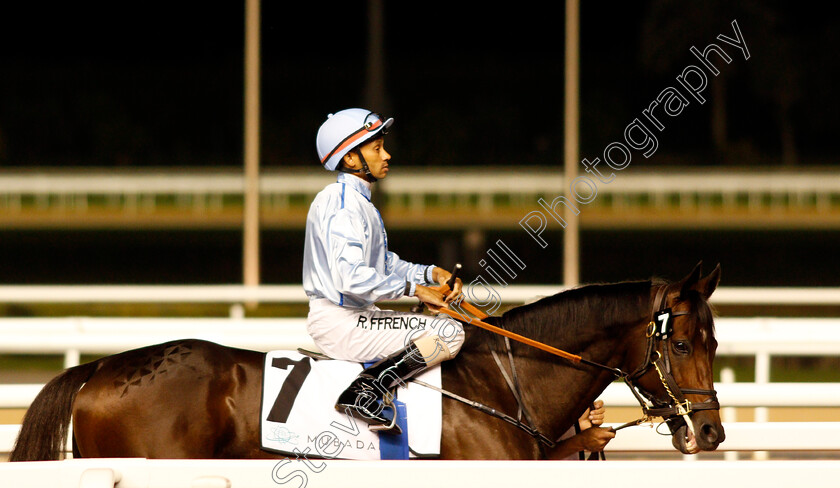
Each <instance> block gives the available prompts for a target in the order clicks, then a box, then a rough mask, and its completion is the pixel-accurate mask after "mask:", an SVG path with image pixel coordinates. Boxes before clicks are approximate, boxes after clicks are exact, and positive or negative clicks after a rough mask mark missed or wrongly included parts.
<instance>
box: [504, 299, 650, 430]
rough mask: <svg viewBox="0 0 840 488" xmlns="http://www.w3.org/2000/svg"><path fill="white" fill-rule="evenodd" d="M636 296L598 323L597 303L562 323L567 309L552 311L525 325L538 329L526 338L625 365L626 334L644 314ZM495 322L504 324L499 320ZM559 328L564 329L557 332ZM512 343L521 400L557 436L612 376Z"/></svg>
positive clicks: (627, 341) (621, 366) (541, 427)
mask: <svg viewBox="0 0 840 488" xmlns="http://www.w3.org/2000/svg"><path fill="white" fill-rule="evenodd" d="M642 302H644V298H640V300H639V301H637V302H630V301H628V302H627V304H626V306H627V308H628V313H627V314H626V315H625V316H624V317H623V318H620V319H619V318H616V319H615V322H614V323H606V324H605V323H603V320H604V317H603V314H602V313H599V312H603V311H602V310H597V309H589V310H578V311H577V312H576V314H574V316H575V320H576V321H577V322H578V323H575V324H570V323H562V321H563V320H568V317H569V316H570V314H554V315H553V316H555V317H562V318H560V319H558V320H556V321H555V323H548V324H544V325H543V327H540V328H536V329H534V328H531V330H530V332H531V333H532V334H534V331H535V330H538V331H542V332H543V334H536V336H532V337H531V338H532V339H535V340H538V341H540V342H544V343H548V344H549V345H551V346H554V347H556V348H559V349H561V350H564V351H567V352H571V353H573V354H578V355H580V356H581V357H583V358H586V359H588V360H590V361H594V362H597V363H600V364H604V365H608V366H610V367H619V368H622V369H626V368H627V367H628V366H627V365H626V363H627V362H628V351H629V343H630V342H631V341H629V340H628V339H629V336H630V335H631V334H634V333H635V332H636V330H637V329H640V327H641V326H642V323H643V322H644V320H645V319H644V310H643V307H640V305H639V303H642ZM636 309H638V310H636ZM501 322H504V320H502V321H501ZM521 323H522V322H521V321H520V324H521ZM500 325H502V326H503V327H504V325H505V324H504V323H502V324H500ZM511 325H513V324H511ZM564 329H565V332H566V333H562V332H560V331H563V330H564ZM540 335H542V337H540ZM512 347H513V349H514V357H515V362H516V368H517V373H518V376H519V381H520V387H521V389H522V392H523V403H525V404H526V407H527V408H528V409H529V410H531V411H532V412H533V418H534V419H535V420H534V422H535V423H536V424H538V425H536V427H538V428H539V429H541V430H544V431H545V432H546V433H547V434H551V435H556V436H559V435H561V434H562V433H563V432H565V430H566V429H568V428H569V427H571V426H573V425H574V422H575V421H576V420H577V419H578V417H579V416H580V414H581V413H583V411H584V410H585V409H586V408H587V407H588V406H589V405H591V404H592V402H593V401H595V400H596V399H597V397H598V395H600V394H601V393H602V392H603V391H604V390H605V389H606V387H607V386H608V385H609V384H610V383H611V382H612V381H613V380H614V379H615V376H614V375H613V374H612V373H610V372H609V371H606V370H604V369H599V368H596V367H592V366H586V365H574V364H572V363H571V362H570V361H568V360H566V359H562V358H559V357H556V356H551V355H548V354H547V353H543V352H542V351H534V350H533V349H531V348H529V347H528V346H525V345H522V344H514V345H513V346H512Z"/></svg>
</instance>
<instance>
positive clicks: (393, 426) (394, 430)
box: [368, 403, 402, 435]
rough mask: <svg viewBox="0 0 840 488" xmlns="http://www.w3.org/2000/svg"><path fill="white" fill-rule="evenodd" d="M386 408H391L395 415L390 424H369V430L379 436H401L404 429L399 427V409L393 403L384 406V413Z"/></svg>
mask: <svg viewBox="0 0 840 488" xmlns="http://www.w3.org/2000/svg"><path fill="white" fill-rule="evenodd" d="M386 408H390V409H391V411H392V412H394V415H393V416H392V417H391V422H390V423H388V424H368V430H370V431H371V432H377V433H379V434H389V435H400V434H402V428H400V426H399V425H397V407H396V406H394V404H393V403H388V404H385V405H383V406H382V411H383V412H384V411H385V409H386Z"/></svg>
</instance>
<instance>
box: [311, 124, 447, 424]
mask: <svg viewBox="0 0 840 488" xmlns="http://www.w3.org/2000/svg"><path fill="white" fill-rule="evenodd" d="M393 122H394V119H392V118H389V119H387V120H386V119H383V118H382V117H380V116H379V115H378V114H375V113H372V112H370V111H368V110H363V109H358V108H351V109H347V110H342V111H340V112H337V113H335V114H330V115H329V116H328V118H327V120H326V121H325V122H324V123H323V124H322V125H321V127H320V129H319V130H318V135H317V138H316V147H317V151H318V156H319V157H320V160H321V164H323V165H324V168H326V169H327V170H329V171H338V175H337V182H336V183H332V184H330V185H327V187H326V188H324V189H323V190H322V191H321V192H320V193H318V195H317V196H316V197H315V200H314V201H313V202H312V205H311V206H310V208H309V214H308V215H307V218H306V242H305V247H304V256H303V288H304V290H305V291H306V294H307V296H308V297H309V315H308V318H307V331H308V332H309V335H310V336H311V337H312V339H313V340H314V342H315V344H316V345H317V346H318V347H319V348H320V349H321V351H322V352H324V353H325V354H327V355H328V356H330V357H333V358H335V359H343V360H348V361H357V362H372V361H377V362H376V363H375V364H373V365H372V366H369V367H368V368H366V369H365V370H364V371H362V373H361V374H360V375H359V376H358V377H357V378H356V379H355V380H354V381H353V382H352V384H351V385H350V386H349V387H348V388H347V390H345V391H344V392H343V393H342V394H341V395H340V396H339V397H338V399H337V401H336V405H335V407H336V409H337V410H339V411H347V410H348V409H349V411H350V413H351V414H352V415H353V416H354V417H356V418H360V419H362V420H363V421H365V422H367V423H369V424H371V425H382V424H386V423H390V421H389V420H388V419H387V418H385V417H384V416H383V415H382V405H381V402H382V400H383V398H384V396H385V395H386V392H387V391H389V390H390V389H392V388H394V387H396V386H398V385H400V384H402V382H403V381H404V380H407V379H409V378H412V377H414V376H415V375H417V374H418V373H420V372H421V371H423V370H424V369H426V368H429V367H431V366H434V365H437V364H439V363H440V362H442V361H445V360H447V359H450V358H452V357H454V356H455V355H456V354H457V353H458V351H459V349H460V348H461V345H462V344H463V342H464V330H463V327H462V325H461V324H460V323H458V322H457V321H455V320H453V319H451V318H449V317H447V316H445V315H443V314H439V315H438V316H434V317H433V316H428V315H423V314H414V313H407V312H396V311H391V310H380V309H379V308H378V307H377V306H376V305H375V304H376V302H379V301H382V300H396V299H398V298H400V297H403V296H408V297H417V298H418V299H419V300H420V301H422V302H423V303H425V304H426V305H427V306H428V308H429V309H430V310H432V311H437V310H439V309H440V307H445V306H447V304H448V303H449V302H451V301H452V300H454V299H455V298H457V297H458V295H459V294H460V292H461V287H462V283H461V280H460V279H459V280H456V283H455V285H454V286H453V289H452V290H451V291H449V292H448V294H446V295H444V294H443V293H442V291H441V289H439V288H438V287H436V286H431V285H436V284H440V285H443V284H445V283H446V282H447V281H448V280H449V278H450V276H451V273H449V272H448V271H446V270H445V269H442V268H439V267H437V266H434V265H421V264H414V263H410V262H408V261H404V260H402V259H400V257H399V256H398V255H397V254H395V253H394V252H392V251H391V250H389V249H388V235H387V233H386V231H385V225H384V222H383V221H382V218H381V216H380V214H379V211H378V210H377V209H376V207H375V206H374V205H373V203H372V202H371V198H370V197H371V187H372V186H373V184H374V183H375V182H376V181H378V180H381V179H382V178H385V177H386V176H387V175H388V171H389V165H390V159H391V156H390V154H388V153H387V152H386V151H385V141H384V135H385V134H386V133H387V131H388V129H389V128H390V127H391V125H392V124H393Z"/></svg>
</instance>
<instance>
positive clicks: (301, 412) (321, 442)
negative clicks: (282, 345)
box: [260, 350, 441, 460]
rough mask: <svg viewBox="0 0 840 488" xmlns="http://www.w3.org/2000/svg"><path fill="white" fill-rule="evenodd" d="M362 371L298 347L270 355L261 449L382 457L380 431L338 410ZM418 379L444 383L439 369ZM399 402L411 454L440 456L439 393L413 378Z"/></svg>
mask: <svg viewBox="0 0 840 488" xmlns="http://www.w3.org/2000/svg"><path fill="white" fill-rule="evenodd" d="M361 371H362V365H360V364H359V363H354V362H348V361H338V360H315V359H312V358H310V357H308V356H305V355H303V354H300V353H298V352H297V351H282V350H281V351H272V352H269V353H267V354H266V358H265V369H264V374H263V394H262V408H261V412H260V420H261V422H260V427H261V430H262V432H261V437H262V448H263V449H265V450H269V451H273V452H279V453H283V454H289V455H290V456H301V455H304V454H305V455H306V456H308V457H311V458H318V457H322V458H328V459H356V460H374V459H381V453H380V448H379V434H377V433H375V432H371V431H370V430H368V425H367V424H366V423H365V422H362V421H358V420H355V419H353V418H352V417H349V416H347V415H345V414H344V413H342V412H338V411H336V410H335V401H336V399H337V398H338V396H339V394H341V392H343V391H344V389H345V388H347V386H349V385H350V383H351V382H352V381H353V379H354V378H355V377H356V375H358V374H359V373H360V372H361ZM417 379H419V380H422V381H424V382H426V383H429V384H431V385H434V386H437V387H440V386H441V379H440V367H434V368H430V369H429V370H427V371H424V372H423V373H422V374H420V375H419V376H418V377H417ZM281 392H282V394H281ZM397 400H398V401H401V402H403V403H405V404H406V411H407V414H408V429H407V430H408V432H407V433H408V445H409V447H410V449H411V457H418V455H419V456H423V457H425V456H436V455H438V454H440V432H441V395H440V393H438V392H436V391H435V390H432V389H429V388H426V387H423V386H420V385H418V384H415V383H411V382H409V383H408V384H407V385H406V386H403V387H400V388H398V389H397ZM383 435H388V434H383Z"/></svg>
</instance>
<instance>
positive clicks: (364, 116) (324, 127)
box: [315, 108, 394, 171]
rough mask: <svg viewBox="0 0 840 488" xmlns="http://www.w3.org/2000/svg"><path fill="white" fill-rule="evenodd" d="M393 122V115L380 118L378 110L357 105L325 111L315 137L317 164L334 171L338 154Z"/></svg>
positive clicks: (348, 149) (338, 160) (346, 151)
mask: <svg viewBox="0 0 840 488" xmlns="http://www.w3.org/2000/svg"><path fill="white" fill-rule="evenodd" d="M393 123H394V119H393V118H389V119H387V120H383V119H382V117H381V116H380V115H379V114H376V113H374V112H371V111H370V110H365V109H361V108H348V109H346V110H342V111H341V112H336V113H335V114H330V115H328V116H327V120H326V121H325V122H324V123H323V124H321V128H320V129H318V136H317V137H316V139H315V146H316V148H317V150H318V157H319V158H320V160H321V164H323V165H324V168H326V169H328V170H330V171H335V169H336V168H337V167H338V164H339V162H341V158H343V157H344V155H345V154H347V153H348V152H349V151H350V150H351V149H353V148H354V147H356V146H358V145H360V144H362V143H363V142H365V141H367V140H368V139H372V138H373V137H375V136H377V135H378V134H379V133H380V132H383V131H384V132H387V130H388V128H389V127H391V124H393Z"/></svg>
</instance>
